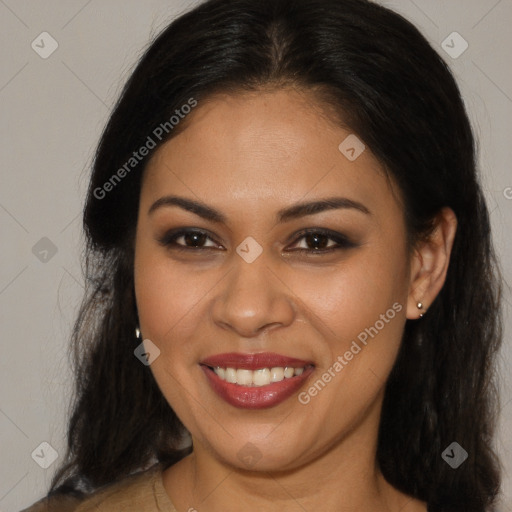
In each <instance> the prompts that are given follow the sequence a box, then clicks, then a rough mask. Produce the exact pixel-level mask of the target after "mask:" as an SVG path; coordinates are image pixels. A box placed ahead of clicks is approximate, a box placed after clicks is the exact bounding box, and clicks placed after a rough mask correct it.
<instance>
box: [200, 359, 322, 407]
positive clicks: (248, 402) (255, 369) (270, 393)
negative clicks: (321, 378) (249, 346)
mask: <svg viewBox="0 0 512 512" xmlns="http://www.w3.org/2000/svg"><path fill="white" fill-rule="evenodd" d="M200 367H201V369H202V370H203V372H204V373H205V375H206V377H207V380H208V383H209V384H210V387H211V388H212V389H213V391H214V392H216V394H217V395H218V396H219V397H220V398H222V399H223V400H224V401H226V402H227V403H229V404H230V405H233V406H234V407H238V408H244V409H263V408H269V407H274V406H276V405H278V404H280V403H281V402H283V401H284V400H286V399H287V398H289V397H290V396H292V395H293V394H294V393H295V392H296V391H298V389H299V388H300V387H301V386H302V385H303V384H304V382H305V381H306V380H307V378H308V377H309V376H310V375H311V373H312V372H313V371H314V365H313V363H311V362H308V361H304V360H301V359H295V358H290V357H286V356H282V355H279V354H272V353H260V354H237V353H230V354H219V355H216V356H211V357H209V358H207V359H205V360H203V361H201V363H200Z"/></svg>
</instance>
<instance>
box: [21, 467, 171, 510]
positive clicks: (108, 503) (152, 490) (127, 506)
mask: <svg viewBox="0 0 512 512" xmlns="http://www.w3.org/2000/svg"><path fill="white" fill-rule="evenodd" d="M162 472H163V467H162V465H161V464H155V465H154V466H152V467H151V468H149V469H147V470H146V471H141V472H139V473H136V474H134V475H130V476H128V477H126V478H124V479H122V480H121V481H119V482H116V483H114V484H111V485H108V486H106V487H104V488H102V489H99V490H97V491H96V492H94V493H92V494H90V495H89V496H87V497H86V498H82V499H81V500H80V499H78V498H72V497H69V496H68V497H62V496H61V497H59V496H56V497H53V498H43V499H42V500H40V501H38V502H37V503H34V504H33V505H32V506H30V507H29V508H26V509H24V510H22V511H21V512H112V511H115V510H122V511H123V512H130V511H133V512H177V510H176V508H175V507H174V505H173V504H172V502H171V500H170V498H169V496H168V495H167V492H166V491H165V488H164V483H163V480H162Z"/></svg>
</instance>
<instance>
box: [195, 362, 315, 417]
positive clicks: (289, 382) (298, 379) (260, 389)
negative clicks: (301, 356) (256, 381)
mask: <svg viewBox="0 0 512 512" xmlns="http://www.w3.org/2000/svg"><path fill="white" fill-rule="evenodd" d="M200 366H201V369H202V370H203V372H204V373H205V375H206V377H207V379H208V382H209V383H210V386H211V387H212V389H213V390H214V391H215V392H216V393H217V394H218V395H219V396H220V397H221V398H222V399H224V400H225V401H226V402H227V403H228V404H230V405H233V406H234V407H239V408H240V409H266V408H268V407H274V406H275V405H278V404H280V403H281V402H284V401H285V400H286V399H287V398H289V397H290V396H292V395H293V394H294V393H295V392H296V391H298V389H299V388H300V387H301V386H302V384H303V383H304V381H305V380H306V379H307V378H308V377H309V376H310V375H311V374H312V373H313V370H314V367H313V366H308V367H307V368H305V369H304V371H303V372H302V374H301V375H295V376H294V377H290V378H285V379H283V380H282V381H280V382H272V383H271V384H268V385H267V386H240V385H238V384H232V383H231V382H227V381H225V380H222V379H221V378H220V377H219V376H218V375H217V374H216V373H215V372H214V371H213V370H212V369H211V368H209V367H208V366H205V365H200Z"/></svg>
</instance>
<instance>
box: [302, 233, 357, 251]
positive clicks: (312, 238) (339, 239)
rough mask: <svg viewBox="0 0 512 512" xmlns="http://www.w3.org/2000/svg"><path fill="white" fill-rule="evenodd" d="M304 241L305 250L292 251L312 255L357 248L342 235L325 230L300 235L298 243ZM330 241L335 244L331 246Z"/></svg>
mask: <svg viewBox="0 0 512 512" xmlns="http://www.w3.org/2000/svg"><path fill="white" fill-rule="evenodd" d="M300 240H303V241H304V245H305V246H306V247H305V248H304V247H303V248H299V249H293V250H292V251H299V252H306V253H311V254H315V253H317V254H323V253H328V252H332V251H335V250H339V249H349V248H352V247H357V244H355V243H354V242H352V241H351V240H350V239H348V238H347V237H346V236H345V235H342V234H341V233H336V232H335V231H330V230H325V229H314V228H312V229H308V230H305V231H302V232H301V233H299V238H298V239H296V241H300ZM329 241H333V242H335V243H334V245H332V244H331V245H329Z"/></svg>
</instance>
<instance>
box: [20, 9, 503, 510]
mask: <svg viewBox="0 0 512 512" xmlns="http://www.w3.org/2000/svg"><path fill="white" fill-rule="evenodd" d="M84 227H85V231H86V234H87V236H88V259H87V263H88V265H87V278H88V279H87V282H88V285H89V287H88V293H87V295H86V297H85V300H84V304H83V307H82V310H81V313H80V316H79V318H78V321H77V324H76V327H75V332H74V341H75V343H76V358H77V361H76V362H77V389H76V399H75V403H74V410H73V414H72V417H71V420H70V423H69V431H68V441H69V443H68V448H69V451H68V454H67V460H66V462H65V464H63V466H62V467H61V468H60V470H59V471H58V473H57V474H56V475H55V477H54V480H53V483H52V487H51V490H50V491H51V492H50V493H49V495H48V497H47V499H46V500H42V501H40V502H38V504H35V505H34V506H33V507H32V508H30V509H28V510H31V511H36V510H77V511H80V512H83V511H86V510H137V511H148V512H149V511H155V510H176V511H180V512H181V511H187V510H188V511H189V512H192V511H199V512H201V511H203V510H204V511H208V512H217V511H220V510H223V511H235V510H240V509H241V508H243V509H245V510H265V511H275V510H283V509H284V510H287V511H288V510H290V511H291V510H308V511H313V510H326V511H333V512H334V511H336V512H338V511H346V512H349V511H399V510H400V511H402V512H419V511H421V512H425V511H426V510H428V511H430V512H434V511H443V512H444V511H457V512H459V511H465V512H473V511H474V512H477V511H478V512H481V511H488V510H493V508H492V507H493V504H494V503H495V500H496V497H497V495H498V492H499V484H500V474H499V463H498V460H497V457H496V455H495V453H494V452H493V450H492V444H491V443H492V435H493V432H494V425H495V421H496V410H497V399H496V396H495V387H494V383H493V382H494V381H493V372H494V367H495V366H494V358H495V354H496V353H497V351H498V349H499V346H500V341H501V331H500V315H499V289H500V286H499V278H498V271H497V265H496V263H495V258H494V253H493V248H492V243H491V238H490V233H489V217H488V211H487V208H486V205H485V201H484V198H483V195H482V191H481V188H480V185H479V179H478V175H477V172H476V169H475V154H474V141H473V136H472V132H471V128H470V124H469V121H468V118H467V115H466V112H465V110H464V106H463V102H462V100H461V97H460V93H459V90H458V88H457V86H456V84H455V82H454V79H453V77H452V75H451V74H450V72H449V71H448V68H447V66H446V65H445V64H444V62H443V61H442V59H441V58H440V57H439V56H438V54H437V53H436V52H435V51H434V50H433V49H432V48H431V47H430V46H429V44H428V43H427V42H426V40H425V39H424V38H423V36H421V35H420V34H419V32H418V31H417V30H416V29H415V28H414V27H413V26H412V25H411V24H410V23H409V22H407V21H405V20H404V19H403V18H402V17H401V16H399V15H397V14H396V13H393V12H391V11H390V10H388V9H386V8H384V7H382V6H379V5H376V4H374V3H372V2H369V1H366V0H343V1H340V0H231V1H230V0H209V1H207V2H204V3H203V4H201V5H199V6H198V7H196V8H195V9H193V10H192V11H190V12H188V13H186V14H184V15H183V16H181V17H180V18H178V19H177V20H176V21H174V22H173V23H172V24H171V25H170V26H169V27H168V28H167V29H166V30H165V31H164V32H163V33H162V34H161V35H160V36H159V37H158V38H157V39H156V40H155V41H154V43H153V44H152V45H151V47H150V48H149V49H148V50H147V52H146V53H145V55H144V56H143V57H142V59H141V61H140V63H139V64H138V66H137V68H136V69H135V71H134V73H133V75H132V76H131V78H130V80H129V81H128V83H127V85H126V87H125V89H124V91H123V93H122V96H121V98H120V100H119V102H118V104H117V106H116V107H115V109H114V112H113V114H112V116H111V118H110V121H109V123H108V125H107V127H106V130H105V132H104V133H103V136H102V139H101V141H100V144H99V147H98V151H97V154H96V159H95V164H94V169H93V174H92V177H91V182H90V188H89V193H88V197H87V202H86V207H85V212H84ZM188 436H190V438H189V437H188ZM242 503H243V505H241V504H242Z"/></svg>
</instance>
